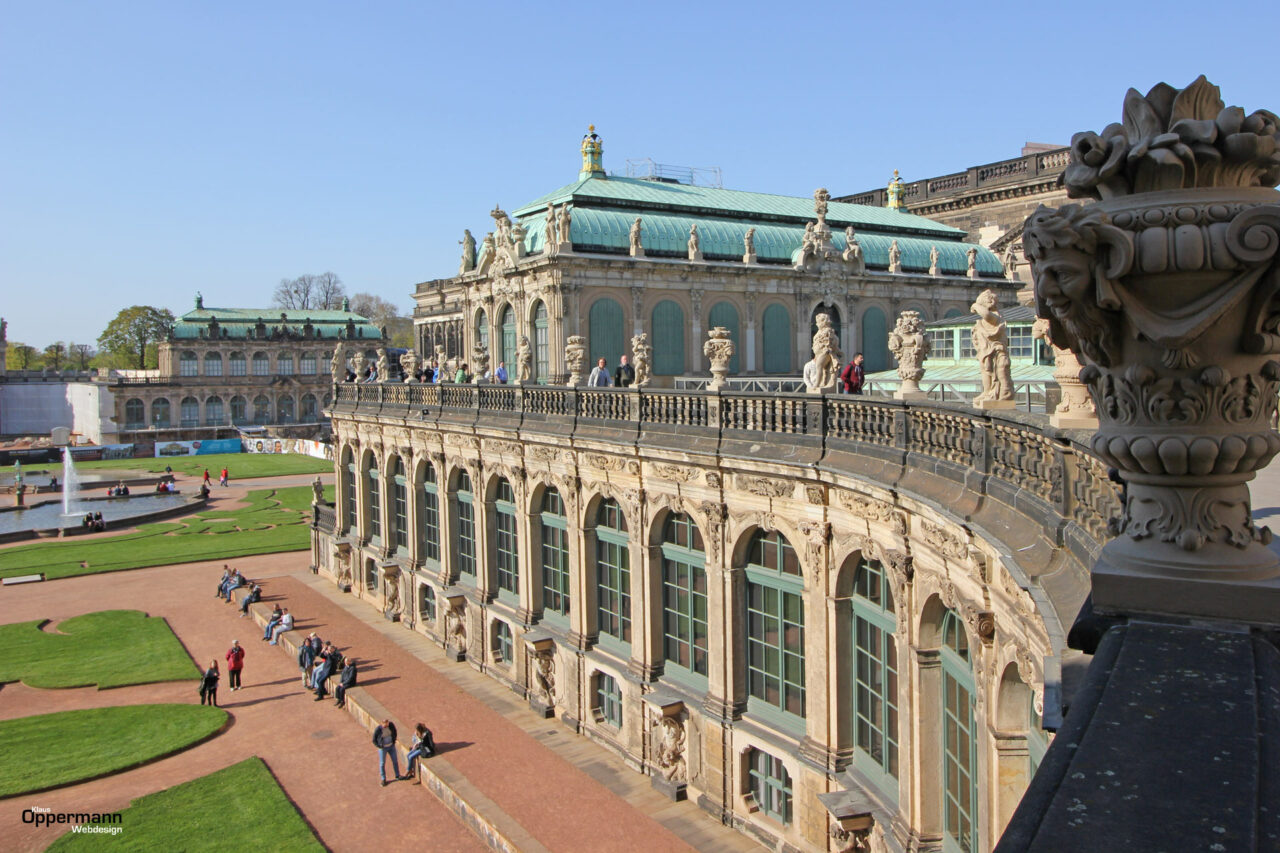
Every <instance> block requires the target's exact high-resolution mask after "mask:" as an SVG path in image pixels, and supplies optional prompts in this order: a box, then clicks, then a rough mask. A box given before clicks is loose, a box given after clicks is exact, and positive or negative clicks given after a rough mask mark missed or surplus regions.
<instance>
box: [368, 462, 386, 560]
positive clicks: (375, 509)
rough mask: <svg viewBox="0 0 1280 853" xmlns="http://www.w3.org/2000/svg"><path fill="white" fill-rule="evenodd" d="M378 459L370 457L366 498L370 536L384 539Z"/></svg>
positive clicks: (378, 539) (375, 538)
mask: <svg viewBox="0 0 1280 853" xmlns="http://www.w3.org/2000/svg"><path fill="white" fill-rule="evenodd" d="M378 477H379V472H378V460H376V459H370V462H369V469H368V470H367V471H366V472H365V481H366V482H365V500H366V501H367V503H368V507H369V538H370V540H372V541H375V542H376V541H380V540H381V539H382V484H381V483H379V482H378Z"/></svg>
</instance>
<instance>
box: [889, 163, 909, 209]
mask: <svg viewBox="0 0 1280 853" xmlns="http://www.w3.org/2000/svg"><path fill="white" fill-rule="evenodd" d="M904 195H905V193H904V192H903V186H902V178H900V177H899V176H898V170H897V169H894V170H893V180H891V181H889V186H888V187H887V188H886V189H885V199H886V201H885V207H888V208H891V209H893V210H901V209H902V200H903V196H904Z"/></svg>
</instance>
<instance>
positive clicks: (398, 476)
mask: <svg viewBox="0 0 1280 853" xmlns="http://www.w3.org/2000/svg"><path fill="white" fill-rule="evenodd" d="M390 485H391V525H392V530H393V540H392V541H394V542H395V547H396V550H399V549H401V548H408V547H409V482H408V480H407V478H406V477H405V473H404V463H403V462H402V461H400V457H399V456H395V457H392V462H391V480H390Z"/></svg>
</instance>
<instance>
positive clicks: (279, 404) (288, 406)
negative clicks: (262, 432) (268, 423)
mask: <svg viewBox="0 0 1280 853" xmlns="http://www.w3.org/2000/svg"><path fill="white" fill-rule="evenodd" d="M293 421H294V416H293V395H292V394H284V395H282V396H281V397H280V399H279V400H277V401H276V423H278V424H291V423H293Z"/></svg>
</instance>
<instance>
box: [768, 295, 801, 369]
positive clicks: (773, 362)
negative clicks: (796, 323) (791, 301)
mask: <svg viewBox="0 0 1280 853" xmlns="http://www.w3.org/2000/svg"><path fill="white" fill-rule="evenodd" d="M791 335H792V332H791V313H790V312H789V311H787V309H786V308H784V307H783V306H781V305H778V304H776V303H775V304H773V305H770V306H769V307H768V308H766V309H764V372H765V373H790V372H791V350H792V349H793V347H794V346H795V344H794V342H793V341H792V337H791Z"/></svg>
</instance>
